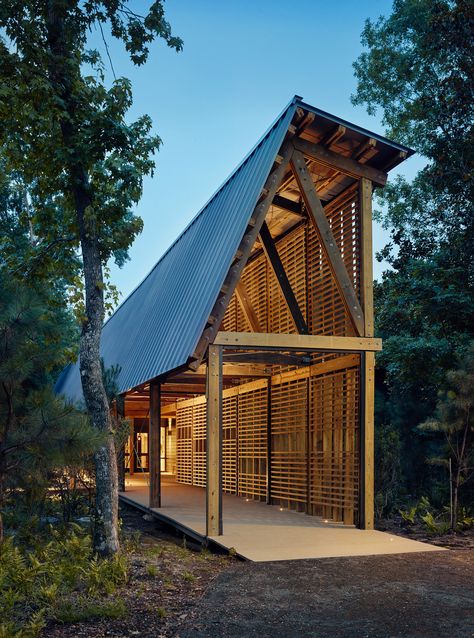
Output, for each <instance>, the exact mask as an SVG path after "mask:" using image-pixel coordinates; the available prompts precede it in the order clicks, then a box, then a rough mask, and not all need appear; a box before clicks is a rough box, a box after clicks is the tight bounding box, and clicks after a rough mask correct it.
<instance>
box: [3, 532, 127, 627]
mask: <svg viewBox="0 0 474 638" xmlns="http://www.w3.org/2000/svg"><path fill="white" fill-rule="evenodd" d="M91 548H92V542H91V537H90V535H88V534H85V533H84V532H83V531H82V530H81V528H80V527H79V526H77V525H71V526H69V529H67V530H66V531H65V532H64V531H62V532H61V531H58V530H54V529H51V530H50V537H49V540H48V541H47V542H46V541H44V540H41V541H38V542H37V544H36V545H35V546H32V547H27V546H25V545H20V546H18V545H15V543H14V539H13V538H12V537H9V538H6V539H5V540H4V541H3V543H1V544H0V638H3V637H5V638H6V637H7V636H8V637H9V638H34V637H35V636H37V635H38V634H39V632H40V631H41V629H42V628H43V627H44V625H45V622H46V621H47V620H48V619H56V620H58V621H61V622H70V621H71V620H81V619H85V618H97V617H103V616H105V617H109V618H111V617H113V618H116V617H120V616H123V615H124V614H125V612H126V610H125V608H124V605H123V602H122V601H120V600H114V601H109V600H107V598H104V595H105V596H107V595H110V594H112V593H113V592H114V591H115V590H116V589H117V588H118V587H119V586H120V585H121V584H124V583H125V582H126V578H127V563H126V559H125V557H124V556H123V555H115V556H113V557H111V558H107V559H103V560H100V559H98V558H97V557H96V556H93V555H92V553H91ZM99 596H100V599H99Z"/></svg>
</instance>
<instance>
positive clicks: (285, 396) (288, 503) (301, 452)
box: [271, 379, 308, 511]
mask: <svg viewBox="0 0 474 638" xmlns="http://www.w3.org/2000/svg"><path fill="white" fill-rule="evenodd" d="M307 385H308V384H307V380H306V379H298V380H295V381H288V382H286V383H282V384H280V385H274V386H272V396H271V406H272V419H271V432H272V448H271V477H272V486H271V495H272V502H275V503H277V504H279V505H282V506H284V507H288V508H292V509H298V510H301V511H304V510H305V509H306V500H307V494H306V492H307V460H306V436H307V434H306V433H307V423H308V412H307V405H308V403H307Z"/></svg>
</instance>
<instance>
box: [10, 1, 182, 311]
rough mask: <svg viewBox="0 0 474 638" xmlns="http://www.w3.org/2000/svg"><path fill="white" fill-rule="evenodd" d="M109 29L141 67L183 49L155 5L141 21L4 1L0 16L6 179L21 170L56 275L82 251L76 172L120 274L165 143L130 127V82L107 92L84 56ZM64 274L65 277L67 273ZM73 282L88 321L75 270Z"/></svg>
mask: <svg viewBox="0 0 474 638" xmlns="http://www.w3.org/2000/svg"><path fill="white" fill-rule="evenodd" d="M52 16H55V18H56V20H57V22H56V23H52V22H51V19H52ZM102 25H105V26H108V27H109V29H110V33H111V35H112V37H114V38H117V39H119V40H122V41H123V42H124V44H125V48H126V49H127V51H128V52H129V54H130V57H131V59H132V61H133V62H134V63H135V64H142V63H144V62H145V61H146V59H147V57H148V54H149V45H150V43H151V42H152V41H153V40H154V39H155V38H163V39H164V40H165V42H166V43H167V44H168V46H170V47H171V48H174V49H175V50H177V51H180V50H181V49H182V42H181V40H180V39H179V38H176V37H174V36H172V34H171V29H170V25H169V24H168V22H167V21H166V20H165V18H164V8H163V4H162V2H161V1H158V0H156V1H155V2H153V3H152V4H151V6H150V7H149V9H148V11H147V13H146V15H144V16H142V15H139V14H138V13H136V12H135V11H133V10H132V9H131V8H130V7H129V6H128V5H127V4H126V3H121V2H120V3H117V2H114V1H111V0H103V1H101V2H85V3H79V2H77V1H74V2H71V3H66V4H65V3H63V2H60V1H58V2H53V3H49V2H46V0H42V1H41V2H39V3H38V2H33V1H31V2H30V1H28V2H25V1H23V0H22V1H20V0H6V1H5V2H2V5H1V8H0V28H1V33H2V35H1V37H0V84H1V86H2V96H1V97H2V99H1V100H0V118H1V120H2V124H3V126H2V129H1V131H0V146H2V147H3V150H4V157H5V161H6V165H7V167H8V170H14V171H16V173H17V174H18V175H19V176H20V177H21V182H22V184H23V185H24V190H23V192H24V193H26V192H27V193H28V197H29V200H30V204H29V213H28V216H29V224H30V226H31V230H32V232H33V234H34V236H35V238H36V241H37V243H38V250H37V251H36V252H40V253H41V256H43V255H44V256H45V258H46V259H49V258H50V257H49V254H50V253H51V252H52V253H53V254H55V255H56V257H57V266H58V268H61V265H64V261H65V259H66V258H67V259H68V260H71V259H72V258H73V255H74V254H75V251H76V250H77V249H78V247H79V240H80V228H79V226H78V224H79V220H78V218H77V215H76V213H77V210H76V207H77V201H75V200H74V190H75V188H76V187H77V183H75V182H77V175H78V168H80V170H81V171H82V172H83V173H84V174H85V176H86V180H87V184H86V186H85V188H86V190H87V194H88V200H89V202H88V205H87V208H86V210H85V214H84V223H85V224H86V226H87V227H88V228H90V232H91V237H92V235H94V236H95V237H96V238H97V241H98V242H99V248H100V255H101V259H102V263H103V264H105V263H106V262H107V260H108V259H109V258H110V257H113V258H114V259H115V261H116V262H117V263H118V264H119V265H122V264H123V263H124V262H125V260H126V259H127V251H128V248H129V246H130V245H131V243H132V242H133V239H134V237H135V236H136V235H137V233H139V232H140V231H141V229H142V221H141V219H140V218H139V217H138V216H137V215H136V214H135V211H134V207H135V205H136V204H137V203H138V201H139V199H140V197H141V193H142V180H143V176H144V175H148V174H150V173H152V172H153V168H154V161H153V159H152V156H153V153H154V152H155V151H156V150H157V149H158V148H159V145H160V143H161V141H160V138H159V137H158V136H157V135H154V134H152V133H151V129H152V122H151V120H150V118H149V117H148V116H147V115H143V116H141V117H139V118H138V119H137V120H136V121H135V122H131V123H130V122H128V121H127V112H128V111H129V109H130V107H131V106H132V87H131V82H130V81H129V80H128V79H127V78H116V79H114V81H113V82H112V84H111V86H110V87H109V88H107V87H106V83H105V76H104V66H103V63H102V61H101V58H100V55H99V53H98V51H97V50H88V49H87V38H88V35H89V33H90V29H91V28H93V27H99V29H102ZM56 37H61V38H62V42H63V44H62V46H63V48H62V49H61V50H58V49H57V48H56V49H55V48H54V42H55V38H56ZM66 128H67V129H68V131H69V132H68V133H67V134H65V133H66ZM74 175H76V177H74ZM78 264H80V262H78ZM61 271H62V274H63V275H66V273H67V269H65V268H62V270H61ZM56 272H57V271H56ZM70 274H71V280H70V283H71V290H74V295H75V297H74V301H75V303H76V304H77V307H78V312H79V314H80V316H82V315H83V313H84V306H83V299H82V294H81V287H78V286H77V284H78V283H80V282H79V281H78V279H77V268H76V269H75V270H73V271H72V272H71V273H70ZM106 276H107V273H106ZM98 283H99V284H100V282H98ZM109 292H110V294H111V296H112V298H111V302H113V297H114V295H116V291H115V289H114V288H113V287H109ZM115 300H116V297H115Z"/></svg>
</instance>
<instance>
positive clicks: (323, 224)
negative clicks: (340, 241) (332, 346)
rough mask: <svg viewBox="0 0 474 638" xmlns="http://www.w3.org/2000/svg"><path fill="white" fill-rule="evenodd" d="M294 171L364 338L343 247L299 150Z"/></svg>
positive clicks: (362, 315) (355, 327)
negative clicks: (332, 228)
mask: <svg viewBox="0 0 474 638" xmlns="http://www.w3.org/2000/svg"><path fill="white" fill-rule="evenodd" d="M291 168H292V170H293V173H294V175H295V177H296V181H297V182H298V186H299V188H300V191H301V194H302V195H303V199H304V201H305V204H306V208H307V210H308V215H309V217H310V219H311V221H312V222H313V226H314V228H315V230H316V232H317V234H318V237H319V240H320V242H321V246H322V248H323V250H324V252H325V255H326V258H327V261H328V264H329V267H330V268H331V271H332V273H333V276H334V280H335V282H336V284H337V287H338V289H339V292H340V294H341V297H342V300H343V302H344V305H345V306H346V310H347V312H348V315H349V317H350V319H351V322H352V324H353V326H354V329H355V330H356V334H359V335H363V334H364V313H363V312H362V308H361V306H360V303H359V300H358V299H357V295H356V293H355V290H354V287H353V285H352V282H351V280H350V278H349V275H348V273H347V269H346V266H345V264H344V261H343V259H342V256H341V253H340V251H339V247H338V245H337V242H336V240H335V238H334V235H333V233H332V230H331V227H330V225H329V222H328V220H327V217H326V214H325V212H324V208H323V205H322V204H321V200H320V199H319V196H318V194H317V192H316V188H315V187H314V184H313V180H312V178H311V174H310V172H309V170H308V167H307V166H306V162H305V159H304V156H303V153H301V152H300V151H298V150H295V151H294V153H293V155H292V157H291Z"/></svg>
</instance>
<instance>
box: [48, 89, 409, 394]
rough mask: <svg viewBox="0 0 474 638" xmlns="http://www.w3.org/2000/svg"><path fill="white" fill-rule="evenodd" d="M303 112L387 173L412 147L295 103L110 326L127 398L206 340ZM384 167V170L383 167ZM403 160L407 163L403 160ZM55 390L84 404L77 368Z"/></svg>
mask: <svg viewBox="0 0 474 638" xmlns="http://www.w3.org/2000/svg"><path fill="white" fill-rule="evenodd" d="M298 108H303V109H304V110H305V111H309V112H311V113H313V114H314V115H315V122H318V123H319V128H320V129H321V130H322V131H323V133H324V131H325V129H327V128H329V127H330V126H334V124H339V125H341V124H343V125H344V126H346V127H348V129H350V132H351V135H350V136H349V137H350V139H349V141H348V143H350V142H352V141H354V140H355V141H354V143H355V144H357V143H359V142H360V140H363V139H364V138H365V139H367V137H369V136H370V137H371V138H375V139H376V140H377V141H378V143H380V145H379V146H380V148H381V155H380V157H379V155H377V157H376V158H374V159H373V160H369V161H368V162H367V163H368V164H370V165H373V166H374V167H376V168H383V165H384V163H386V160H387V157H389V156H391V157H393V156H394V155H395V154H398V153H399V152H400V151H402V152H405V153H406V154H411V153H412V151H410V149H407V148H406V147H403V146H400V145H398V144H394V143H392V142H390V141H389V140H386V139H385V138H383V137H381V136H377V135H375V134H373V133H370V132H369V131H365V130H364V129H361V128H360V127H357V126H355V125H352V124H350V123H348V122H344V121H343V120H340V119H339V118H335V117H334V116H331V115H329V114H328V113H325V112H324V111H320V110H318V109H315V108H314V107H311V106H309V105H307V104H305V103H303V102H302V100H301V98H298V97H295V98H293V100H292V101H291V102H290V104H289V105H288V106H287V107H286V108H285V109H284V111H283V113H282V114H281V115H280V116H279V117H278V118H277V120H276V121H275V122H274V124H273V125H272V126H271V127H270V129H269V130H268V131H267V132H266V133H265V135H264V136H263V137H262V138H261V140H260V141H259V142H258V143H257V145H256V146H255V147H254V148H253V149H252V151H251V152H250V153H249V154H248V155H247V157H246V158H245V159H244V160H243V161H242V162H241V164H239V166H238V167H237V168H236V169H235V170H234V172H233V173H232V174H231V175H230V177H229V178H228V179H227V180H226V181H225V182H224V184H223V185H222V186H221V187H220V188H219V190H217V192H216V193H215V194H214V195H213V196H212V197H211V199H210V200H209V201H208V202H207V204H206V205H205V206H204V207H203V208H202V209H201V210H200V211H199V213H198V214H197V215H196V217H195V218H194V219H193V220H192V221H191V222H190V224H189V225H188V226H187V227H186V228H185V230H184V231H183V232H182V233H181V235H180V236H179V237H178V238H177V239H176V241H175V242H174V243H173V244H172V245H171V246H170V248H169V249H168V250H167V251H166V252H165V254H164V255H163V256H162V257H161V259H160V260H159V261H158V262H157V264H156V265H155V266H154V267H153V269H152V270H151V272H150V273H149V274H148V275H147V276H146V277H145V279H144V280H143V281H142V282H141V284H139V286H137V288H135V290H134V291H133V292H132V293H131V294H130V295H129V296H128V297H127V299H125V301H124V302H123V303H122V304H121V305H120V306H119V307H118V308H117V310H116V311H115V313H114V314H113V315H112V317H111V318H110V319H109V320H108V321H107V322H106V323H105V325H104V328H103V333H102V341H101V355H102V357H103V359H104V364H105V366H106V367H109V366H112V365H117V364H118V365H119V366H120V368H121V372H120V375H119V378H118V386H119V391H120V392H126V391H127V390H130V389H131V388H134V387H136V386H138V385H141V384H143V383H145V382H147V381H149V380H150V379H153V378H155V377H157V376H160V375H162V374H164V373H166V372H169V371H171V370H174V369H176V368H179V367H181V366H183V365H185V364H186V363H187V362H188V360H189V358H190V356H191V355H192V353H193V352H194V350H195V348H196V345H197V343H198V341H199V339H200V337H201V334H202V332H203V330H204V328H205V325H206V322H207V320H208V318H209V315H210V313H211V310H212V307H213V305H214V303H215V301H216V299H217V296H218V294H219V291H220V289H221V288H222V285H223V283H224V279H225V277H226V275H227V273H228V271H229V268H230V266H231V264H232V260H233V259H234V256H235V253H236V250H237V248H238V246H239V244H240V242H241V240H242V237H243V234H244V232H245V230H246V228H247V225H248V222H249V220H250V217H251V215H252V213H253V210H254V208H255V205H256V203H257V201H258V198H259V196H260V194H261V191H262V188H263V186H264V184H265V182H266V180H267V177H268V175H269V174H270V171H271V169H272V166H273V164H274V161H275V158H276V155H277V153H278V151H279V149H280V146H281V145H282V143H283V140H284V138H285V135H286V133H287V131H288V127H289V125H290V123H291V121H292V119H293V116H294V115H295V113H296V110H297V109H298ZM377 161H381V165H380V166H378V165H377ZM400 161H401V159H400ZM56 391H57V392H58V393H61V394H65V395H66V396H67V397H68V398H70V399H72V400H80V399H81V398H82V389H81V383H80V376H79V366H78V364H77V363H76V364H74V365H70V366H68V367H67V368H66V369H65V370H64V371H63V372H62V374H61V376H60V378H59V379H58V382H57V384H56Z"/></svg>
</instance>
